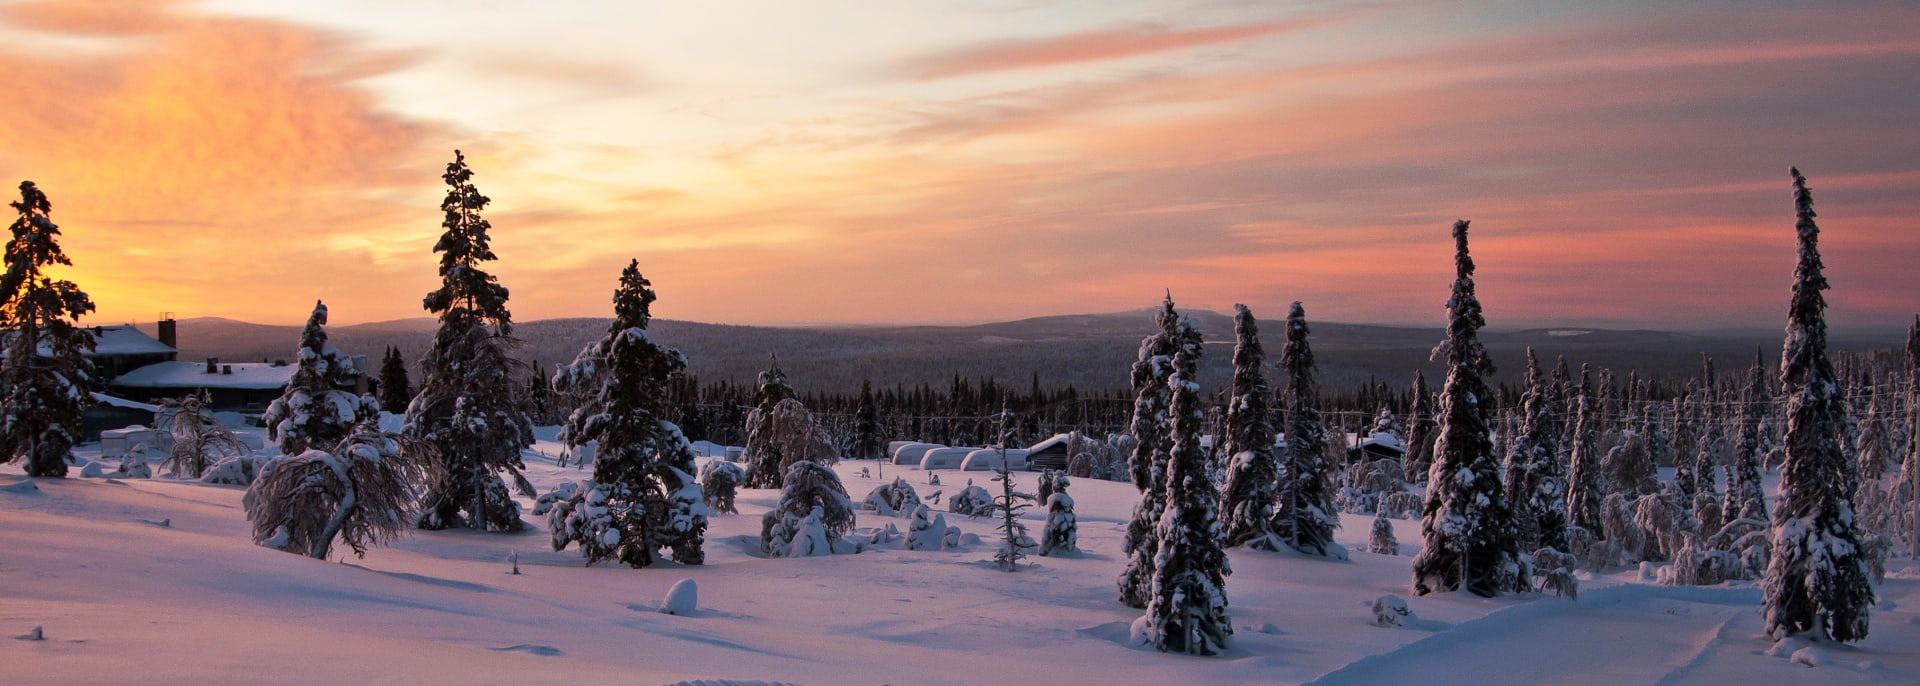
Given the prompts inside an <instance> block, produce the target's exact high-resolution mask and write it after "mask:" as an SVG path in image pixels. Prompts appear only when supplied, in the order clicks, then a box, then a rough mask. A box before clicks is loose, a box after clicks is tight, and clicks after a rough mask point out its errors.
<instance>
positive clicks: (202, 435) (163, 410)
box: [155, 389, 252, 482]
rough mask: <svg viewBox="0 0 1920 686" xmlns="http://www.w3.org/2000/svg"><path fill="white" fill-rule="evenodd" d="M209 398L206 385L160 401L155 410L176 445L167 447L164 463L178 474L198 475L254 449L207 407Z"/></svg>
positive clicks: (194, 476) (163, 428)
mask: <svg viewBox="0 0 1920 686" xmlns="http://www.w3.org/2000/svg"><path fill="white" fill-rule="evenodd" d="M207 402H208V396H207V391H206V390H204V389H203V390H201V391H200V393H199V394H189V395H184V396H181V397H178V398H168V399H166V400H162V401H160V411H159V412H157V413H155V416H156V417H159V419H158V420H157V421H158V422H159V424H158V426H156V427H155V428H158V429H160V430H162V431H166V432H167V434H168V435H169V436H172V437H173V447H172V448H168V449H167V460H166V462H165V463H164V464H165V466H166V468H167V469H168V470H170V471H172V472H173V473H174V474H176V475H179V476H183V477H186V478H189V479H198V478H200V477H201V476H202V475H203V474H205V473H206V471H207V468H208V467H211V466H213V465H215V464H218V463H220V462H222V461H224V460H228V459H232V458H235V457H239V456H243V455H246V454H247V453H248V452H250V451H251V450H252V449H251V448H248V447H247V444H246V443H245V442H242V441H241V440H240V438H239V437H238V436H235V435H233V432H232V431H228V430H227V427H226V426H225V425H223V424H221V423H220V420H219V419H215V418H214V416H213V413H212V412H210V411H208V410H207ZM240 471H242V472H245V471H246V469H245V468H242V469H241V470H240ZM250 481H251V479H249V482H250Z"/></svg>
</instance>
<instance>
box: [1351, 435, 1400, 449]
mask: <svg viewBox="0 0 1920 686" xmlns="http://www.w3.org/2000/svg"><path fill="white" fill-rule="evenodd" d="M1360 445H1361V446H1362V447H1365V446H1369V445H1377V446H1380V447H1382V448H1389V449H1392V450H1398V451H1400V452H1403V453H1404V452H1406V451H1407V444H1405V443H1402V442H1400V437H1399V436H1395V435H1393V434H1390V433H1379V434H1373V435H1370V436H1367V440H1364V441H1361V442H1360Z"/></svg>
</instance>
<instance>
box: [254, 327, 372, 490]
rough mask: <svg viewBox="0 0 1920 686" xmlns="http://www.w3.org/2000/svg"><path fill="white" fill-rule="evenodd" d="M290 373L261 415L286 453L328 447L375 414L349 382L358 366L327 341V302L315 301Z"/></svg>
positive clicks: (369, 402)
mask: <svg viewBox="0 0 1920 686" xmlns="http://www.w3.org/2000/svg"><path fill="white" fill-rule="evenodd" d="M296 359H298V360H299V366H297V367H295V368H294V371H293V378H291V379H289V380H288V381H287V387H286V389H285V390H283V391H281V392H280V397H279V398H275V399H274V401H273V402H272V403H271V404H269V405H267V411H266V414H265V415H263V416H262V417H261V420H262V421H263V422H265V423H266V425H267V438H268V439H270V440H272V441H274V442H275V443H276V444H277V445H278V446H279V448H280V454H282V455H286V456H289V457H292V456H295V455H299V454H300V453H303V452H306V451H307V450H309V449H313V450H332V449H333V447H334V446H335V445H337V444H339V443H340V442H341V441H343V440H346V438H347V436H349V435H351V434H352V433H353V427H354V426H356V425H358V424H360V423H361V422H364V421H366V420H368V419H372V418H374V417H375V416H377V415H379V413H380V409H379V407H378V405H377V404H375V402H374V400H373V398H371V397H368V396H361V395H355V394H354V393H353V391H350V390H347V389H349V388H352V387H353V384H354V380H355V379H356V378H358V377H359V375H360V370H358V369H355V368H354V366H353V358H351V357H349V356H348V355H347V354H346V353H343V352H340V349H339V348H335V347H333V346H331V345H327V304H326V303H324V302H320V301H317V300H316V301H314V303H313V313H312V314H311V315H309V316H308V317H307V326H306V328H305V329H302V330H301V331H300V352H299V353H297V355H296Z"/></svg>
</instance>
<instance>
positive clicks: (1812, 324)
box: [1760, 168, 1874, 642]
mask: <svg viewBox="0 0 1920 686" xmlns="http://www.w3.org/2000/svg"><path fill="white" fill-rule="evenodd" d="M1793 206H1794V214H1795V215H1796V221H1795V223H1794V229H1795V231H1796V232H1797V233H1798V235H1799V246H1800V260H1799V264H1798V266H1796V267H1795V268H1794V274H1793V276H1794V284H1793V301H1792V305H1791V306H1790V307H1789V308H1788V312H1787V337H1786V343H1785V345H1784V346H1783V348H1782V352H1781V359H1780V381H1781V386H1782V387H1783V388H1785V389H1786V395H1787V446H1786V450H1787V456H1786V464H1785V465H1784V466H1783V467H1782V468H1781V475H1780V501H1779V504H1778V507H1776V508H1775V510H1774V513H1773V559H1772V560H1771V561H1770V562H1768V564H1767V574H1766V576H1765V577H1764V578H1763V579H1761V581H1760V588H1761V590H1762V593H1763V596H1764V599H1763V606H1764V607H1765V609H1766V625H1767V636H1768V637H1770V638H1775V639H1781V638H1785V637H1787V636H1788V635H1792V634H1798V633H1802V632H1812V634H1813V635H1814V636H1815V637H1816V638H1830V639H1833V640H1836V641H1842V642H1849V641H1858V640H1861V639H1864V638H1866V637H1867V614H1868V609H1869V608H1870V607H1872V605H1873V601H1874V595H1873V587H1872V586H1871V585H1870V583H1869V579H1868V576H1867V563H1866V551H1865V550H1863V549H1862V548H1861V545H1860V543H1861V537H1860V532H1859V531H1858V529H1856V528H1855V526H1854V521H1853V503H1851V502H1849V499H1848V496H1849V495H1851V494H1849V493H1847V491H1846V486H1845V484H1846V481H1847V473H1848V471H1850V470H1851V468H1852V465H1851V464H1849V463H1848V460H1847V456H1846V453H1845V452H1844V451H1843V449H1842V447H1841V432H1842V430H1843V429H1844V421H1845V417H1844V413H1845V412H1846V404H1845V402H1844V399H1843V398H1842V397H1841V395H1840V383H1839V379H1838V378H1837V377H1836V376H1835V374H1834V371H1833V364H1832V363H1831V362H1830V361H1828V359H1827V322H1826V308H1827V303H1826V298H1825V297H1824V296H1822V295H1821V294H1820V292H1821V291H1824V290H1826V289H1827V278H1826V276H1825V275H1824V274H1822V273H1821V272H1822V265H1821V261H1820V249H1819V239H1820V227H1819V226H1818V225H1816V224H1815V223H1814V213H1813V193H1812V192H1810V191H1808V190H1807V180H1806V178H1805V177H1802V176H1801V175H1800V170H1799V169H1798V168H1795V169H1793Z"/></svg>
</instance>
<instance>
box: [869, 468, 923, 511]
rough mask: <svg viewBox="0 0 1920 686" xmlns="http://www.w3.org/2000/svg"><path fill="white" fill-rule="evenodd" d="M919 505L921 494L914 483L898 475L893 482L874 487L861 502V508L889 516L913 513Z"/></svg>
mask: <svg viewBox="0 0 1920 686" xmlns="http://www.w3.org/2000/svg"><path fill="white" fill-rule="evenodd" d="M919 506H920V494H919V493H918V492H915V491H914V490H913V485H912V484H909V483H907V482H906V480H905V479H901V478H898V477H895V478H894V480H893V481H892V482H891V483H884V484H880V485H879V486H875V487H873V490H872V491H871V492H868V493H867V498H866V500H864V501H861V503H860V509H863V510H873V511H874V512H875V513H876V514H880V515H883V516H887V517H899V516H903V515H911V514H913V510H914V508H916V507H919Z"/></svg>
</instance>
